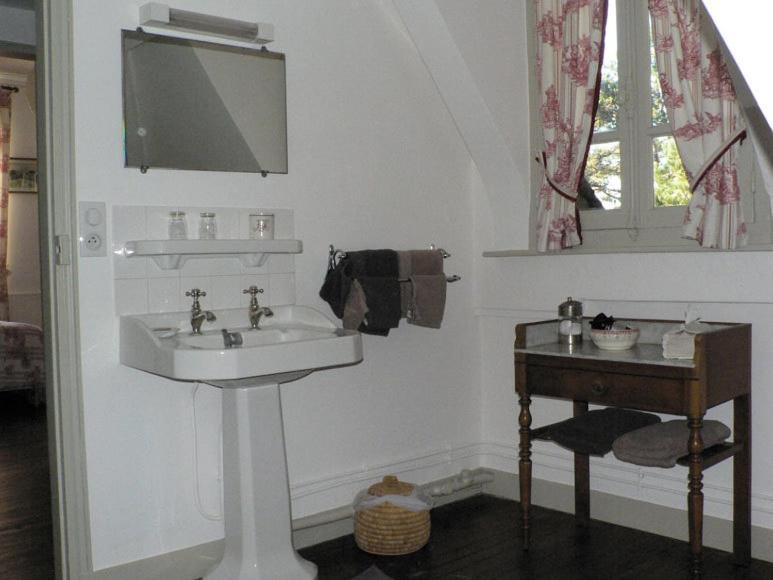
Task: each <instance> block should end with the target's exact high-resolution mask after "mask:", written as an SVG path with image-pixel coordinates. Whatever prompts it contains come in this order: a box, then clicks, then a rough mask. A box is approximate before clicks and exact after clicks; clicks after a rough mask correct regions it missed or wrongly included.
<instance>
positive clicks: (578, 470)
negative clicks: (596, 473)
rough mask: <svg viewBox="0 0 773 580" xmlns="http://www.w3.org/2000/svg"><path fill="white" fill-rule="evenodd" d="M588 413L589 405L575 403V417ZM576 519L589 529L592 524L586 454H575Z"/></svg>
mask: <svg viewBox="0 0 773 580" xmlns="http://www.w3.org/2000/svg"><path fill="white" fill-rule="evenodd" d="M587 412H588V403H587V402H585V401H574V416H575V417H577V416H579V415H582V414H584V413H587ZM574 519H575V523H576V524H577V525H578V526H580V527H583V528H587V527H588V525H589V523H590V457H589V456H588V454H586V453H575V454H574Z"/></svg>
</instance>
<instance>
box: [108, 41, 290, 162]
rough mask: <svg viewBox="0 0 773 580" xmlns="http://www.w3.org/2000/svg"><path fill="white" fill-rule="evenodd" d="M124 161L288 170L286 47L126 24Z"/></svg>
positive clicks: (124, 56)
mask: <svg viewBox="0 0 773 580" xmlns="http://www.w3.org/2000/svg"><path fill="white" fill-rule="evenodd" d="M122 47H123V113H124V148H125V158H126V167H139V168H141V169H143V171H144V170H146V169H147V168H155V167H160V168H170V169H197V170H206V171H236V172H252V173H263V174H264V175H266V174H267V173H287V106H286V88H285V57H284V55H283V54H281V53H276V52H269V51H267V50H255V49H249V48H240V47H235V46H226V45H222V44H214V43H209V42H201V41H195V40H189V39H183V38H172V37H168V36H162V35H157V34H149V33H146V32H142V31H139V30H138V31H128V30H124V31H122Z"/></svg>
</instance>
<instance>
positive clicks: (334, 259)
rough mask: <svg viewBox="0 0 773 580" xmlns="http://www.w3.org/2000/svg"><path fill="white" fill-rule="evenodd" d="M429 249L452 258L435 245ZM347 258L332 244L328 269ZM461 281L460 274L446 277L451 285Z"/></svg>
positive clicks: (444, 256) (402, 279) (402, 282)
mask: <svg viewBox="0 0 773 580" xmlns="http://www.w3.org/2000/svg"><path fill="white" fill-rule="evenodd" d="M429 249H430V250H437V251H438V252H440V253H441V255H442V256H443V259H444V260H445V259H447V258H450V257H451V254H449V253H448V252H446V251H445V250H444V249H443V248H438V247H436V246H435V244H430V245H429ZM345 257H346V252H344V251H343V250H339V249H338V248H336V247H335V246H334V245H333V244H330V246H328V259H327V261H328V267H329V268H330V269H333V268H335V267H336V264H338V262H339V260H341V259H343V258H345ZM461 279H462V277H461V276H459V275H458V274H453V275H451V276H446V281H447V282H448V283H449V284H451V283H452V282H458V281H459V280H461ZM397 281H398V282H400V283H401V284H405V283H408V282H410V281H411V280H410V278H398V279H397Z"/></svg>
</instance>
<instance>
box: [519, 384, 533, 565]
mask: <svg viewBox="0 0 773 580" xmlns="http://www.w3.org/2000/svg"><path fill="white" fill-rule="evenodd" d="M519 402H520V405H521V412H520V414H519V415H518V425H519V427H520V428H519V430H518V432H519V433H520V436H521V445H520V455H519V457H520V460H519V461H518V480H519V483H520V491H521V497H520V500H521V501H520V503H521V518H522V524H523V549H524V550H528V549H529V540H530V534H529V512H530V511H531V433H530V427H531V412H530V411H529V405H530V404H531V399H530V398H529V395H528V394H523V395H521V398H520V400H519Z"/></svg>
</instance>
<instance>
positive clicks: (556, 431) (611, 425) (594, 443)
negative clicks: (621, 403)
mask: <svg viewBox="0 0 773 580" xmlns="http://www.w3.org/2000/svg"><path fill="white" fill-rule="evenodd" d="M659 422H660V417H658V416H657V415H653V414H652V413H642V412H641V411H632V410H630V409H618V408H616V407H609V408H607V409H600V410H597V411H588V412H587V413H584V414H582V415H579V416H578V417H573V418H571V419H567V420H566V421H561V422H560V423H555V424H553V425H550V426H548V427H546V428H544V429H540V430H539V431H538V432H537V434H535V439H544V440H547V441H555V442H556V443H558V444H559V445H561V446H562V447H566V448H567V449H569V450H571V451H574V452H575V453H585V454H587V455H606V454H607V453H609V452H610V451H611V450H612V443H614V441H615V439H617V438H618V437H620V436H621V435H624V434H625V433H628V432H629V431H634V430H635V429H641V428H642V427H646V426H647V425H652V424H654V423H659Z"/></svg>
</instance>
